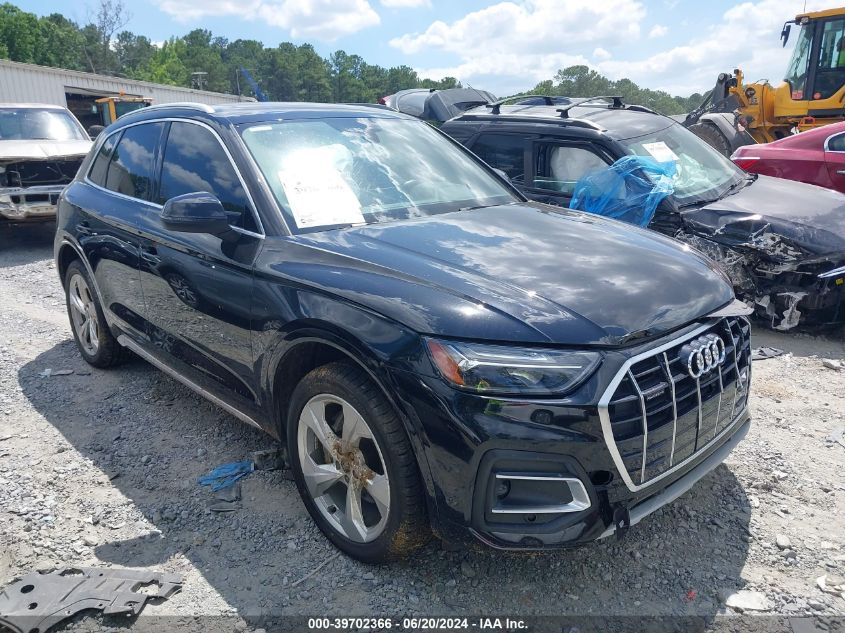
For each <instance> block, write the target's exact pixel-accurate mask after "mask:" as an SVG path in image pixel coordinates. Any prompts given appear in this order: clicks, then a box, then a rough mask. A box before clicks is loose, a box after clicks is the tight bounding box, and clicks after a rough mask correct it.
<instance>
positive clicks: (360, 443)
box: [287, 363, 429, 563]
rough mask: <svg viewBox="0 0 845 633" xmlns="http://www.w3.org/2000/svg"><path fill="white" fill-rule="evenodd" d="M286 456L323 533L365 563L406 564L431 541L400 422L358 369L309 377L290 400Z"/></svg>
mask: <svg viewBox="0 0 845 633" xmlns="http://www.w3.org/2000/svg"><path fill="white" fill-rule="evenodd" d="M288 420H289V424H288V433H287V439H288V452H289V455H290V459H291V467H292V469H293V474H294V478H295V480H296V485H297V488H298V489H299V494H300V495H301V496H302V499H303V501H304V503H305V506H306V508H307V509H308V512H309V514H310V515H311V517H312V518H313V519H314V521H315V522H316V523H317V525H318V527H319V528H320V530H322V532H323V533H324V534H325V535H326V536H327V537H328V538H329V540H331V541H332V543H334V544H335V545H336V546H337V547H338V548H339V549H341V550H342V551H343V552H345V553H346V554H348V555H349V556H352V557H353V558H356V559H358V560H361V561H364V562H367V563H380V562H384V561H388V560H393V559H397V558H402V557H404V556H406V555H407V554H409V553H410V552H411V551H413V550H414V549H416V548H417V547H419V546H420V545H423V544H424V543H425V542H426V541H427V540H428V537H429V528H428V522H427V520H426V514H425V500H424V498H423V493H422V484H421V481H420V476H419V472H418V470H417V463H416V459H415V457H414V453H413V450H412V449H411V445H410V441H409V439H408V436H407V434H406V433H405V429H404V427H403V426H402V423H401V421H400V420H399V419H398V418H397V417H396V414H395V413H394V412H393V410H392V408H391V407H390V404H389V403H388V402H387V401H386V400H385V398H384V396H383V395H382V394H381V393H380V391H379V390H378V388H377V387H376V386H375V385H374V384H373V383H372V381H371V380H370V379H369V377H368V376H367V375H366V374H365V373H364V372H363V371H362V370H361V369H359V368H357V367H355V366H353V365H350V364H347V363H331V364H329V365H325V366H323V367H319V368H317V369H315V370H313V371H312V372H310V373H309V374H308V375H307V376H305V378H303V379H302V381H301V382H300V383H299V384H298V385H297V387H296V389H295V390H294V393H293V396H292V398H291V406H290V415H289V418H288Z"/></svg>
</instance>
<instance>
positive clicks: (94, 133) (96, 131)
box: [88, 125, 106, 141]
mask: <svg viewBox="0 0 845 633" xmlns="http://www.w3.org/2000/svg"><path fill="white" fill-rule="evenodd" d="M105 129H106V127H105V126H104V125H92V126H91V127H89V128H88V136H90V137H91V140H92V141H93V140H94V139H95V138H97V137H98V136H99V135H100V133H101V132H102V131H103V130H105Z"/></svg>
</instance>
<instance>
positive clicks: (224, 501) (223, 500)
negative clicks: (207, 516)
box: [208, 481, 241, 512]
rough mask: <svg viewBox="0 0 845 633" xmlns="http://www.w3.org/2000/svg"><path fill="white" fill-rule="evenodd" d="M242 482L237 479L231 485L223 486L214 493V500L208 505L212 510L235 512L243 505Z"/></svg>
mask: <svg viewBox="0 0 845 633" xmlns="http://www.w3.org/2000/svg"><path fill="white" fill-rule="evenodd" d="M240 501H241V483H240V482H239V481H236V482H235V483H233V484H232V485H231V486H226V487H225V488H221V489H220V490H218V491H217V492H215V493H214V501H213V502H211V503H210V504H209V506H208V509H209V510H211V511H212V512H234V511H235V510H239V509H240V507H241V504H240Z"/></svg>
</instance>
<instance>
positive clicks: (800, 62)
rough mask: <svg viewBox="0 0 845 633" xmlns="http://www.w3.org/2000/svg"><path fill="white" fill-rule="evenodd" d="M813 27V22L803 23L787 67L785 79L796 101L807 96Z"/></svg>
mask: <svg viewBox="0 0 845 633" xmlns="http://www.w3.org/2000/svg"><path fill="white" fill-rule="evenodd" d="M813 28H814V25H813V24H812V23H807V24H802V25H801V33H800V34H799V35H798V39H797V40H796V41H795V48H794V49H793V50H792V57H791V58H790V60H789V65H788V66H787V67H786V77H784V81H786V82H787V83H788V84H789V89H790V94H791V96H792V99H794V100H796V101H803V100H804V99H806V98H807V97H806V96H805V95H804V92H805V91H806V90H807V65H808V62H809V61H810V48H811V47H812V45H813Z"/></svg>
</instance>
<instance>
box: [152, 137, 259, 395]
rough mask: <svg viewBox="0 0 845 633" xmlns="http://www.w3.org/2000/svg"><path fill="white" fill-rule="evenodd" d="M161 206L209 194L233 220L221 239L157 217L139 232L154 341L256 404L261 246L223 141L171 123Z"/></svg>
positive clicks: (163, 157)
mask: <svg viewBox="0 0 845 633" xmlns="http://www.w3.org/2000/svg"><path fill="white" fill-rule="evenodd" d="M167 125H168V126H169V127H168V129H167V130H165V141H164V145H163V150H162V152H161V160H160V167H159V174H160V177H159V183H158V190H157V194H156V202H157V203H158V204H159V205H163V204H164V203H165V202H166V201H167V200H169V199H170V198H173V197H175V196H178V195H181V194H185V193H191V192H198V191H202V192H207V193H211V194H212V195H214V196H216V197H217V198H218V199H219V200H220V202H221V203H222V204H223V207H224V209H226V211H227V213H228V214H229V216H230V225H231V227H232V229H231V230H230V231H229V232H228V233H226V234H224V235H222V236H215V235H208V234H198V233H183V232H179V231H173V230H170V229H167V228H165V227H164V225H163V224H162V223H161V219H160V217H159V213H155V214H151V215H150V216H149V218H148V221H147V222H146V223H145V224H144V225H143V226H142V227H141V235H140V241H141V286H142V288H143V290H144V297H145V300H146V313H147V320H148V327H149V335H150V338H151V340H152V342H153V344H155V345H157V346H159V347H160V348H162V349H163V350H164V351H166V352H167V353H169V354H171V355H173V356H174V357H175V358H177V359H178V360H180V361H182V362H184V363H187V364H188V365H190V366H192V367H193V368H194V369H196V370H199V371H201V372H203V373H204V374H205V375H207V376H209V377H211V378H213V379H214V380H216V381H217V382H218V383H219V384H220V385H221V386H223V387H224V388H226V389H228V390H231V391H233V392H235V393H237V394H239V395H240V396H242V397H244V398H247V399H248V400H251V401H255V392H256V385H255V384H254V381H253V375H254V372H253V366H252V346H251V338H250V310H251V301H252V288H253V278H252V268H253V262H254V260H255V257H256V255H257V253H258V251H259V249H260V247H261V245H262V242H263V236H262V235H261V234H259V232H258V228H257V225H256V221H255V215H254V210H253V207H252V204H251V202H250V199H249V196H248V194H247V192H246V187H245V185H244V184H243V182H242V181H241V179H240V176H239V174H238V172H237V170H236V169H235V166H234V164H233V162H232V160H231V158H230V156H229V154H228V152H227V151H226V150H225V149H224V146H223V144H222V141H220V139H219V138H218V136H217V135H216V133H214V132H213V131H212V130H211V128H209V127H207V126H205V125H204V124H201V123H198V122H190V121H173V122H171V123H168V124H167Z"/></svg>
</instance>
